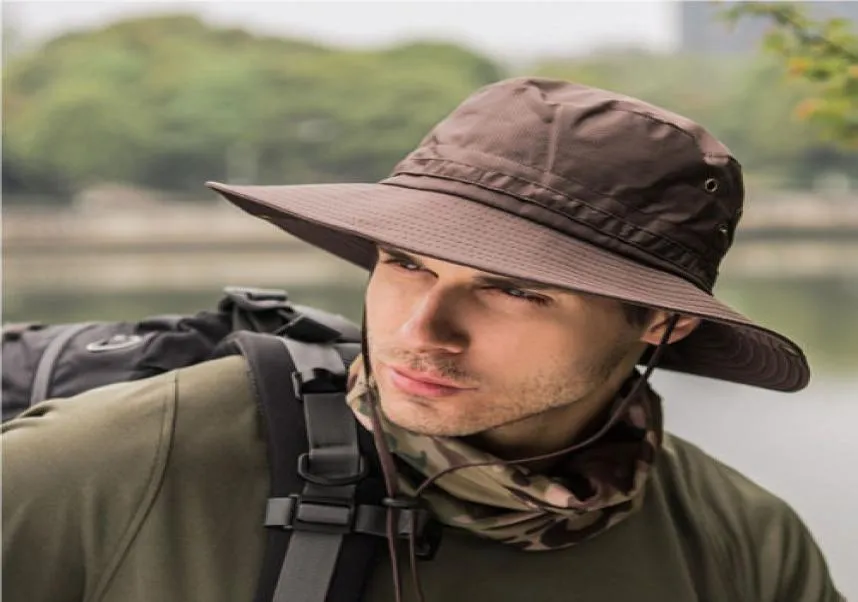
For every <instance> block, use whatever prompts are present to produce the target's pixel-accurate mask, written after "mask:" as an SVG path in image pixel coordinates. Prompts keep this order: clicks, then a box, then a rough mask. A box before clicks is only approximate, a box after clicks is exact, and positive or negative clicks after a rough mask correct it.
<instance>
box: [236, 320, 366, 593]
mask: <svg viewBox="0 0 858 602" xmlns="http://www.w3.org/2000/svg"><path fill="white" fill-rule="evenodd" d="M231 339H232V344H234V345H235V346H236V347H238V349H239V351H240V352H241V353H242V354H243V355H245V357H246V358H247V360H248V363H249V365H250V369H251V378H252V381H253V385H254V387H255V389H256V394H257V398H258V400H259V404H260V409H261V411H262V413H263V415H264V416H265V422H266V425H267V428H268V437H269V465H270V467H271V498H270V499H269V501H268V511H267V515H266V526H267V527H268V533H267V542H266V547H265V557H264V560H263V567H262V573H261V575H260V580H259V585H258V588H257V595H256V598H255V600H256V602H269V601H272V600H273V601H275V602H286V601H287V600H288V602H357V601H358V600H360V598H361V596H362V592H363V587H364V584H365V580H366V577H367V576H368V574H369V572H370V570H371V567H372V565H373V561H374V559H375V556H376V552H377V550H378V547H379V544H380V543H381V542H382V539H381V538H380V537H378V534H377V533H370V532H366V533H361V532H356V531H355V528H354V527H355V523H356V522H357V520H356V519H357V513H358V512H357V511H358V501H361V500H362V499H363V500H366V501H369V502H370V503H372V500H378V499H380V498H381V497H383V488H382V486H381V481H380V479H377V478H367V476H368V473H370V472H374V473H375V472H376V470H375V467H376V466H377V459H376V458H375V457H374V449H373V448H372V447H371V446H367V445H363V446H362V445H361V439H362V438H363V436H362V435H360V434H359V432H358V427H357V422H356V421H355V419H354V416H353V414H352V412H351V410H350V409H349V408H348V406H347V404H346V402H345V384H346V366H345V364H344V362H343V359H342V358H341V355H340V353H338V351H337V349H336V348H335V347H334V346H333V345H328V344H317V343H305V342H300V341H297V340H293V339H285V338H279V337H276V336H272V335H266V334H259V333H252V332H240V333H236V334H234V335H233V336H232V337H231ZM347 355H352V356H353V354H347ZM349 359H351V358H349ZM365 442H366V440H364V443H365ZM376 474H377V473H376ZM359 488H360V491H359ZM296 492H301V493H296ZM376 503H377V502H376ZM367 530H368V531H370V530H369V529H367Z"/></svg>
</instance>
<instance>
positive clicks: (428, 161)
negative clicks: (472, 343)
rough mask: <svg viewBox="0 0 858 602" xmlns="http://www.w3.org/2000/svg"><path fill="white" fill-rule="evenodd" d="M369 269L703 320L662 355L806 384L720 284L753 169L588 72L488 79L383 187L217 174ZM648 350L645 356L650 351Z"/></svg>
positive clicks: (722, 372)
mask: <svg viewBox="0 0 858 602" xmlns="http://www.w3.org/2000/svg"><path fill="white" fill-rule="evenodd" d="M207 185H208V186H209V187H211V188H212V189H213V190H215V191H217V192H218V193H220V194H221V195H223V196H224V197H225V198H226V199H228V200H229V201H231V202H233V203H235V204H236V205H238V206H239V207H240V208H242V209H244V210H245V211H247V212H249V213H251V214H253V215H256V216H258V217H261V218H263V219H266V220H269V221H271V222H272V223H274V224H276V225H277V226H279V227H280V228H282V229H283V230H285V231H287V232H289V233H291V234H293V235H294V236H297V237H298V238H300V239H303V240H305V241H307V242H309V243H312V244H314V245H316V246H318V247H321V248H322V249H325V250H327V251H329V252H331V253H334V254H335V255H338V256H340V257H342V258H344V259H346V260H348V261H350V262H353V263H355V264H357V265H359V266H361V267H364V268H366V269H371V268H372V266H373V264H374V262H375V256H376V251H375V245H376V243H383V244H385V245H389V246H393V247H398V248H402V249H404V250H408V251H411V252H413V253H417V254H421V255H426V256H429V257H434V258H436V259H441V260H444V261H449V262H453V263H459V264H463V265H466V266H470V267H473V268H475V269H479V270H483V271H486V272H494V273H497V274H501V275H506V276H513V277H520V278H528V279H531V280H536V281H539V282H543V283H547V284H550V285H556V286H558V287H562V288H566V289H570V290H572V291H580V292H586V293H591V294H595V295H601V296H606V297H612V298H615V299H620V300H623V301H626V302H629V303H634V304H638V305H644V306H650V307H655V308H661V309H666V310H671V311H675V312H678V313H682V314H687V315H693V316H698V317H700V318H702V319H703V321H702V322H701V324H700V326H699V327H698V328H697V329H696V330H695V331H694V332H693V333H692V334H691V335H689V336H688V337H686V338H685V339H684V340H682V341H680V342H678V343H675V344H673V345H670V346H669V347H668V348H667V349H666V350H665V352H664V355H663V356H662V360H661V362H660V363H659V367H661V368H666V369H670V370H675V371H679V372H686V373H690V374H696V375H700V376H707V377H711V378H717V379H722V380H726V381H732V382H736V383H743V384H748V385H754V386H758V387H764V388H767V389H774V390H779V391H797V390H799V389H802V388H803V387H805V385H806V384H807V382H808V380H809V378H810V369H809V367H808V364H807V360H806V359H805V357H804V354H803V353H802V351H801V349H799V347H798V346H797V345H796V344H795V343H793V342H792V341H790V340H789V339H788V338H786V337H784V336H782V335H780V334H778V333H775V332H773V331H771V330H768V329H766V328H763V327H761V326H758V325H756V324H754V323H753V322H752V321H751V320H749V319H748V318H746V317H745V316H743V315H741V314H740V313H738V312H736V311H735V310H733V309H731V308H730V307H728V306H727V305H725V304H724V303H722V302H721V301H719V300H718V299H716V298H715V297H714V296H713V294H712V289H713V286H714V285H715V281H716V278H717V275H718V266H719V264H720V262H721V259H722V258H723V257H724V254H725V253H726V252H727V250H728V249H729V247H730V245H731V244H732V242H733V234H734V232H735V229H736V226H737V224H738V222H739V218H740V217H741V214H742V202H743V197H744V190H743V184H742V171H741V167H740V166H739V163H738V162H737V161H736V160H735V159H734V158H733V157H732V156H731V155H730V151H729V150H728V149H727V148H726V147H725V146H724V145H723V144H721V143H720V142H719V141H718V140H716V139H715V138H714V137H713V136H712V135H710V134H709V133H708V132H707V131H706V130H705V129H704V128H702V127H701V126H700V125H698V124H696V123H694V122H692V121H690V120H688V119H686V118H684V117H681V116H679V115H676V114H674V113H671V112H669V111H666V110H664V109H661V108H658V107H655V106H652V105H650V104H647V103H644V102H642V101H640V100H637V99H635V98H631V97H628V96H624V95H621V94H617V93H614V92H608V91H605V90H600V89H597V88H592V87H589V86H584V85H581V84H575V83H570V82H564V81H558V80H551V79H542V78H515V79H510V80H505V81H501V82H499V83H496V84H492V85H489V86H486V87H484V88H482V89H480V90H478V91H477V92H476V93H474V94H473V95H472V96H470V97H469V98H468V99H467V100H465V102H463V103H462V104H461V105H460V106H459V107H457V108H456V109H455V110H454V111H453V112H452V113H451V114H450V115H449V116H448V117H447V118H446V119H445V120H443V121H442V122H441V123H439V124H438V125H437V126H436V127H435V128H434V129H433V130H432V131H431V132H430V133H429V134H428V135H427V136H426V137H425V138H424V139H423V141H422V142H421V143H420V145H419V147H418V148H417V149H416V150H415V151H413V152H412V153H411V154H409V155H408V156H407V157H406V158H405V159H404V160H403V161H402V162H400V163H399V165H397V166H396V168H395V169H394V171H393V174H392V175H391V176H390V177H389V178H387V179H385V180H383V181H382V182H379V183H375V184H324V185H299V186H230V185H226V184H220V183H216V182H209V183H208V184H207ZM646 359H647V358H646V357H645V358H644V361H646Z"/></svg>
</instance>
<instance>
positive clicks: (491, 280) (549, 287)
mask: <svg viewBox="0 0 858 602" xmlns="http://www.w3.org/2000/svg"><path fill="white" fill-rule="evenodd" d="M378 250H379V251H381V252H383V253H384V254H385V255H390V256H391V257H392V258H394V259H399V260H401V261H409V262H412V263H415V264H417V265H420V266H422V265H423V262H422V261H420V260H419V259H418V258H417V257H414V256H413V255H410V254H408V253H406V252H405V251H400V250H399V249H392V248H390V247H386V246H383V245H379V246H378ZM474 282H476V283H477V284H481V285H483V286H490V287H493V288H518V289H526V290H533V291H551V292H555V293H565V292H568V291H565V290H564V289H562V288H560V287H559V286H556V285H553V284H545V283H544V282H537V281H535V280H529V279H527V278H516V277H513V276H493V275H491V274H485V275H480V276H476V277H475V278H474Z"/></svg>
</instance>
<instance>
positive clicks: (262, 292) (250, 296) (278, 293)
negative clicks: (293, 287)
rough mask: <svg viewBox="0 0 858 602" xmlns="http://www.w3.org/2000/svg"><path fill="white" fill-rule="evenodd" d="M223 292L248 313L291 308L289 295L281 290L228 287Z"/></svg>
mask: <svg viewBox="0 0 858 602" xmlns="http://www.w3.org/2000/svg"><path fill="white" fill-rule="evenodd" d="M223 292H224V294H225V295H226V296H227V297H228V298H229V299H230V300H231V301H232V302H233V303H235V305H237V306H238V307H240V308H242V309H246V310H248V311H265V310H269V309H290V307H291V306H290V305H289V296H288V294H287V293H286V291H284V290H280V289H269V288H253V287H247V286H227V287H226V288H224V289H223Z"/></svg>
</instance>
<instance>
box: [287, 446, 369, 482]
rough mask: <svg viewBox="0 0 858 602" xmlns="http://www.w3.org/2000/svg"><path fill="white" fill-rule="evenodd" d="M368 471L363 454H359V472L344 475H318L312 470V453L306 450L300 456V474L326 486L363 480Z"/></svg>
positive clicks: (309, 480) (310, 480)
mask: <svg viewBox="0 0 858 602" xmlns="http://www.w3.org/2000/svg"><path fill="white" fill-rule="evenodd" d="M368 472H369V471H368V469H367V466H366V462H364V459H363V456H358V471H357V473H355V474H347V475H342V476H328V475H318V474H315V473H313V472H310V454H308V453H306V452H305V453H303V454H301V455H300V456H298V475H299V476H300V477H301V478H302V479H304V480H305V481H308V482H310V483H313V484H315V485H322V486H325V487H339V486H342V485H354V484H356V483H357V482H358V481H361V480H363V479H364V478H365V477H366V475H367V473H368Z"/></svg>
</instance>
